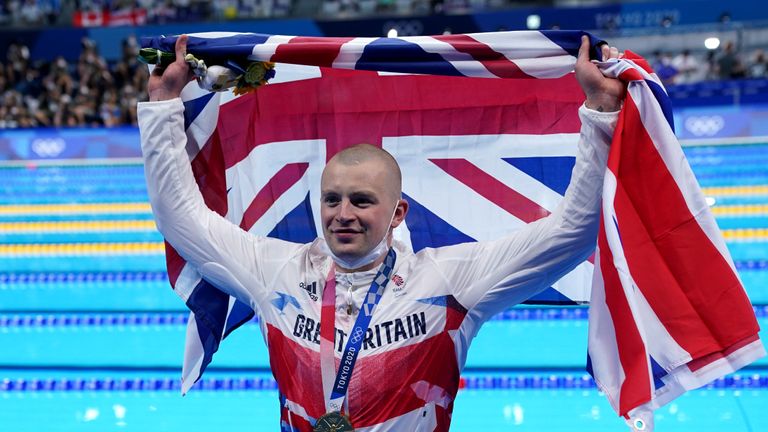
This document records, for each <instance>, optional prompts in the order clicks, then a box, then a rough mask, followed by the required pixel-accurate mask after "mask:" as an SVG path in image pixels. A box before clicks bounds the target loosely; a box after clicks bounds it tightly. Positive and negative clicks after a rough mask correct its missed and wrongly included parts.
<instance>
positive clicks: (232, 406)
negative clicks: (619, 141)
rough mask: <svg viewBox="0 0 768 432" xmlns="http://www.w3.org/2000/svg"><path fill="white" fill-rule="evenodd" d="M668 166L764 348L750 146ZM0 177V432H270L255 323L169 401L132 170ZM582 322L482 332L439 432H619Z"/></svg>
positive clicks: (714, 411)
mask: <svg viewBox="0 0 768 432" xmlns="http://www.w3.org/2000/svg"><path fill="white" fill-rule="evenodd" d="M686 154H687V156H688V158H689V161H690V163H691V165H692V168H693V170H694V172H695V174H696V175H697V178H698V179H699V181H700V183H701V186H702V187H703V189H704V192H705V194H706V195H707V196H708V197H710V200H711V201H712V205H713V207H712V209H713V212H714V214H715V216H716V218H717V221H718V224H719V226H720V228H721V229H722V230H723V233H724V236H725V238H726V241H727V245H728V248H729V250H730V252H731V254H732V256H733V258H734V261H735V263H736V267H737V270H738V272H739V275H740V277H741V279H742V281H743V283H744V285H745V288H746V291H747V294H748V296H749V298H750V299H751V301H752V302H753V304H754V305H755V313H756V315H757V317H758V321H759V323H760V325H761V328H762V329H763V331H762V332H761V336H762V337H763V340H766V339H768V333H766V330H765V329H768V145H763V144H755V145H743V146H739V145H734V146H709V147H691V148H687V149H686ZM0 176H2V178H4V179H7V181H4V182H3V183H2V185H0V344H1V345H2V346H3V349H2V350H0V431H41V430H43V431H89V430H93V431H105V430H135V431H180V430H184V431H202V430H253V431H277V430H279V419H278V398H277V393H276V390H275V383H274V380H273V379H272V377H271V375H270V373H269V364H268V361H267V357H266V347H265V346H264V343H263V340H262V337H261V335H260V333H259V329H258V325H257V323H256V322H252V323H248V324H246V325H245V326H244V327H243V328H242V329H239V330H238V331H237V332H235V333H233V334H232V336H231V337H230V338H229V339H228V340H227V342H226V344H225V347H224V348H223V349H222V350H221V352H220V353H218V354H217V356H216V360H215V362H214V363H213V364H212V365H211V367H210V368H209V371H208V372H207V373H206V376H205V378H204V380H202V381H201V382H200V383H198V385H197V386H196V387H195V389H193V390H192V391H191V392H190V393H189V394H187V395H186V396H185V397H181V396H180V390H179V376H180V367H181V359H182V353H183V342H184V334H185V328H186V327H185V326H186V320H187V316H188V313H187V311H186V310H185V308H184V305H183V304H182V303H181V302H180V301H179V300H178V299H177V298H176V296H175V295H174V294H173V292H172V291H171V289H170V287H169V285H168V280H167V275H166V274H165V262H164V255H163V253H164V250H163V244H162V238H161V237H160V235H159V234H158V233H157V231H156V229H155V226H154V223H153V222H152V216H151V212H150V209H149V206H148V204H147V195H146V188H145V186H144V177H143V173H142V167H141V165H140V163H139V162H138V161H137V162H135V163H121V164H119V165H109V164H104V163H100V164H94V165H81V166H70V165H61V166H29V167H20V166H0ZM587 316H588V312H587V310H586V308H584V307H567V308H531V307H528V308H527V309H520V308H515V309H512V310H509V311H506V312H504V313H502V314H500V315H498V316H497V317H495V318H494V319H493V320H491V321H489V322H488V323H487V324H486V325H485V326H484V327H483V329H482V330H481V331H480V333H479V334H478V336H477V338H476V339H475V341H474V342H473V345H472V349H471V350H470V352H469V356H468V358H467V364H466V368H465V371H464V373H463V378H462V386H463V387H462V389H461V390H460V392H459V395H458V398H457V400H456V401H455V406H454V414H453V422H452V424H453V427H452V430H455V431H472V432H473V431H486V430H487V431H507V430H508V431H541V432H547V431H565V430H572V431H617V430H626V428H625V426H624V423H623V420H622V419H620V418H618V417H617V416H616V414H615V412H614V411H613V409H612V408H611V407H610V405H609V403H608V401H607V399H606V398H605V396H603V395H601V394H600V392H599V391H598V390H597V389H596V388H595V385H594V382H593V381H592V380H591V379H590V378H589V376H588V375H586V374H585V372H584V364H585V359H586V340H587ZM498 341H506V342H505V344H504V349H499V342H498ZM766 392H768V359H761V360H760V361H758V362H756V363H755V364H753V365H751V366H750V367H748V368H746V369H744V370H742V371H740V372H739V373H737V374H734V375H732V376H729V377H726V378H723V379H720V380H717V381H715V382H714V383H712V384H711V385H709V386H707V387H705V388H703V389H699V390H696V391H692V392H689V393H687V394H685V395H683V396H682V397H680V398H678V399H677V400H675V401H674V402H672V403H670V404H669V405H667V406H665V407H663V408H661V409H659V410H658V411H657V413H656V430H657V431H661V432H664V431H718V432H720V431H729V432H730V431H735V432H741V431H743V432H752V431H761V430H768V412H767V411H766V409H765V407H767V406H768V398H767V396H768V395H767V394H766Z"/></svg>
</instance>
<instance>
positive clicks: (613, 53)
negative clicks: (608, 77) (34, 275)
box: [611, 47, 619, 58]
mask: <svg viewBox="0 0 768 432" xmlns="http://www.w3.org/2000/svg"><path fill="white" fill-rule="evenodd" d="M611 58H619V49H618V48H616V47H611Z"/></svg>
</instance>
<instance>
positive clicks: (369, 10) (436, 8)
mask: <svg viewBox="0 0 768 432" xmlns="http://www.w3.org/2000/svg"><path fill="white" fill-rule="evenodd" d="M517 3H523V2H520V1H518V2H517ZM509 4H510V2H509V1H508V0H322V1H321V7H320V10H319V12H318V14H319V16H322V17H355V16H366V15H373V14H381V13H385V14H394V15H429V14H443V13H444V14H460V13H469V12H472V11H480V10H485V9H499V8H502V7H505V6H509Z"/></svg>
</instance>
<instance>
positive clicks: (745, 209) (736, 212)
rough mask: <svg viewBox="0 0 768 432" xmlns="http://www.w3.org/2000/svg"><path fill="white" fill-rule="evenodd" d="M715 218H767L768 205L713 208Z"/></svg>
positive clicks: (737, 205)
mask: <svg viewBox="0 0 768 432" xmlns="http://www.w3.org/2000/svg"><path fill="white" fill-rule="evenodd" d="M712 214H714V215H715V216H766V215H768V204H736V205H724V206H717V205H716V206H714V207H712Z"/></svg>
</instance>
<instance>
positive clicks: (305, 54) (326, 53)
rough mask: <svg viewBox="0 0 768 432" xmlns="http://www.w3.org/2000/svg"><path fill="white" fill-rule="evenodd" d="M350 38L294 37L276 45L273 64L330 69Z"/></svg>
mask: <svg viewBox="0 0 768 432" xmlns="http://www.w3.org/2000/svg"><path fill="white" fill-rule="evenodd" d="M351 40H352V38H327V37H295V38H293V39H291V40H290V41H288V43H284V44H280V45H278V47H277V49H276V50H275V54H273V55H272V58H271V60H272V61H273V62H281V63H293V64H303V65H314V66H325V67H331V65H333V62H334V60H336V57H338V56H339V51H340V50H341V46H342V45H344V44H345V43H347V42H349V41H351Z"/></svg>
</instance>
